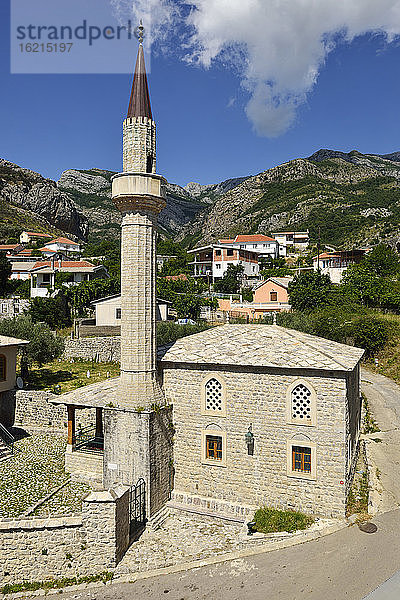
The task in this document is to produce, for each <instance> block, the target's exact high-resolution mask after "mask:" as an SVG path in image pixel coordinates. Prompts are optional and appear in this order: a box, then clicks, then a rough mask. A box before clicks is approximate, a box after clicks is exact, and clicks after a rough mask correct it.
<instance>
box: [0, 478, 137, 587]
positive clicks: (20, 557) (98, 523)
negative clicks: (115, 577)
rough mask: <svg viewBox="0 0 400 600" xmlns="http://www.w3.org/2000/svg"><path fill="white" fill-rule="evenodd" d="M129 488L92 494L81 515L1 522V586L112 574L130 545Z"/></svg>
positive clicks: (85, 501) (87, 499) (86, 501)
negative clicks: (106, 572) (105, 573)
mask: <svg viewBox="0 0 400 600" xmlns="http://www.w3.org/2000/svg"><path fill="white" fill-rule="evenodd" d="M128 508H129V489H128V488H126V487H122V486H121V487H119V488H116V489H114V490H109V491H108V492H92V493H91V494H90V495H89V496H88V497H87V498H85V500H84V501H83V509H82V515H80V516H77V517H64V518H54V519H52V518H50V519H48V518H47V519H39V518H35V517H33V518H30V519H16V520H11V519H9V520H6V521H0V583H1V585H5V584H7V583H19V582H22V581H41V580H43V579H59V578H62V577H79V576H81V575H94V574H98V573H101V572H102V571H106V570H112V569H113V568H114V567H115V566H116V565H117V563H118V562H119V560H120V559H121V558H122V556H123V553H124V552H125V551H126V549H127V547H128V544H129V510H128Z"/></svg>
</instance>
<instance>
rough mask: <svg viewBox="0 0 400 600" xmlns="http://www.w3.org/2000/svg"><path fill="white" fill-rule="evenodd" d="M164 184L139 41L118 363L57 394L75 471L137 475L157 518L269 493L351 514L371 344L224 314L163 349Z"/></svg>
mask: <svg viewBox="0 0 400 600" xmlns="http://www.w3.org/2000/svg"><path fill="white" fill-rule="evenodd" d="M165 183H166V182H165V179H164V178H163V177H162V176H161V175H158V174H157V173H156V124H155V122H154V120H153V116H152V111H151V105H150V96H149V89H148V82H147V75H146V70H145V61H144V52H143V45H142V41H140V44H139V50H138V56H137V62H136V69H135V74H134V79H133V87H132V93H131V97H130V102H129V108H128V114H127V117H126V119H125V120H124V122H123V172H122V173H120V174H118V175H116V176H114V178H113V183H112V197H113V201H114V203H115V206H116V207H117V208H118V210H120V212H121V214H122V242H121V244H122V267H121V269H122V272H121V285H122V290H121V307H122V315H121V316H122V318H121V375H120V377H119V378H117V379H115V380H112V381H110V380H109V381H107V382H103V383H100V384H93V385H91V386H87V387H86V388H83V389H82V388H81V389H79V390H76V391H74V392H71V393H69V394H64V395H63V396H60V397H59V402H60V403H63V404H66V405H67V408H68V450H67V453H66V468H67V470H69V471H71V472H73V473H76V474H80V475H81V476H83V477H86V478H89V479H91V480H92V481H95V482H97V485H98V486H99V487H100V488H103V489H109V488H112V487H113V486H114V485H116V484H119V483H122V484H126V485H129V486H135V485H136V484H137V482H138V481H140V482H141V485H142V488H143V489H145V494H143V495H142V498H145V500H143V501H144V503H145V510H146V516H147V518H148V519H152V518H156V517H157V514H159V512H160V511H162V510H163V509H164V507H165V506H166V505H167V506H168V503H170V505H173V506H174V507H175V508H181V509H183V510H185V509H186V510H188V509H190V510H196V511H198V512H206V513H207V514H215V515H230V516H233V517H238V518H243V519H244V518H245V517H246V516H247V515H250V516H251V515H252V512H251V511H252V510H254V509H255V508H258V507H259V506H262V505H268V506H274V507H277V508H285V509H299V510H302V511H304V512H306V513H312V514H316V515H321V516H328V517H331V516H333V517H343V516H344V514H345V509H346V498H347V494H348V491H349V486H350V484H351V480H352V476H353V472H354V466H355V460H356V456H357V452H358V444H359V433H360V418H361V404H360V388H359V382H360V360H361V357H362V355H363V351H362V350H360V349H358V348H353V347H349V346H345V345H341V344H337V343H335V342H331V341H328V340H325V339H321V338H317V337H314V336H311V335H306V334H304V333H300V332H298V331H292V330H289V329H285V328H281V327H278V326H276V325H224V326H218V327H215V328H212V329H209V330H207V331H205V332H202V333H199V334H196V335H192V336H189V337H186V338H183V339H180V340H178V341H177V342H175V343H174V344H172V345H170V346H169V347H164V348H159V349H158V355H157V344H156V223H157V215H158V214H159V213H160V211H161V210H162V209H163V208H164V206H165V199H164V198H165ZM81 409H91V410H93V414H95V415H96V428H95V432H94V433H93V435H92V437H90V435H86V436H85V435H84V434H83V432H84V430H78V428H77V427H76V425H75V420H76V415H77V413H79V411H80V410H81ZM85 412H86V411H85ZM81 414H83V413H81ZM90 449H94V450H97V451H96V452H93V453H91V452H87V450H90Z"/></svg>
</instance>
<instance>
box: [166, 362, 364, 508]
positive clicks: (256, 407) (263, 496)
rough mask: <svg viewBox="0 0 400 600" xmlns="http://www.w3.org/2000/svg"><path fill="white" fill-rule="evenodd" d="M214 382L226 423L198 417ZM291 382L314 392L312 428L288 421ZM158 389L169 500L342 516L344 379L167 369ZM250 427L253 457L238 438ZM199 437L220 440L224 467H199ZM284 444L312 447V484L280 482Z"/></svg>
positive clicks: (201, 368) (218, 416)
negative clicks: (167, 423)
mask: <svg viewBox="0 0 400 600" xmlns="http://www.w3.org/2000/svg"><path fill="white" fill-rule="evenodd" d="M214 375H216V376H217V377H218V378H219V379H220V381H221V382H223V385H224V394H225V398H226V416H222V415H221V414H218V413H217V412H216V413H215V414H212V413H209V414H202V412H204V411H202V409H201V395H202V386H204V384H205V381H206V380H207V379H208V378H209V377H212V376H214ZM297 380H302V381H305V382H306V383H308V384H309V385H310V386H311V387H312V388H313V389H314V390H315V394H316V421H315V425H313V426H309V425H298V424H293V423H289V422H288V419H287V402H288V400H287V390H288V389H289V387H290V386H291V384H293V383H294V382H296V381H297ZM353 388H354V390H355V388H356V386H353ZM164 390H165V394H166V398H167V400H168V401H169V402H171V403H172V404H173V406H174V426H175V429H176V438H175V443H174V469H175V480H174V497H175V498H177V497H178V496H179V495H186V496H187V495H191V496H193V497H208V498H209V499H210V500H212V499H215V500H218V501H226V502H229V503H230V504H231V505H234V504H236V505H238V506H240V505H250V506H254V507H259V506H262V505H265V504H267V505H269V506H275V507H278V508H283V509H291V508H297V509H301V510H303V511H304V512H306V513H312V514H317V515H318V514H319V515H321V516H328V517H343V516H344V514H345V506H346V485H345V483H346V476H347V473H346V440H347V438H346V393H347V381H346V374H344V373H343V374H339V373H333V372H330V373H327V372H323V371H321V372H320V373H318V372H316V371H315V370H309V371H306V370H302V372H293V371H291V370H290V369H287V370H286V371H285V370H284V369H279V370H276V371H274V370H273V369H269V370H268V369H258V370H256V369H255V370H252V369H251V368H244V367H232V368H229V369H227V368H226V367H225V368H224V367H217V366H216V367H214V368H213V369H211V368H210V367H207V366H199V365H193V366H189V365H179V364H175V367H174V366H172V365H170V366H169V367H168V366H166V365H165V366H164ZM357 390H358V386H357ZM353 393H355V394H357V393H358V392H357V391H356V390H355V391H353ZM250 426H251V428H252V432H253V434H254V442H255V443H254V454H253V455H249V454H248V452H247V447H246V442H245V437H244V436H245V434H246V432H247V431H248V429H249V427H250ZM207 430H209V431H212V432H217V433H218V432H221V433H222V435H223V436H224V437H225V439H226V450H225V451H226V457H225V458H226V462H225V463H224V464H205V461H204V460H203V458H204V456H203V455H202V436H204V434H205V432H206V431H207ZM292 440H296V441H297V442H298V444H297V445H304V446H310V445H313V444H314V445H315V457H316V476H315V478H309V479H303V478H301V477H297V476H296V475H297V474H292V473H291V474H290V476H289V475H288V461H289V460H290V457H289V456H288V453H289V452H290V450H289V444H290V443H291V442H292Z"/></svg>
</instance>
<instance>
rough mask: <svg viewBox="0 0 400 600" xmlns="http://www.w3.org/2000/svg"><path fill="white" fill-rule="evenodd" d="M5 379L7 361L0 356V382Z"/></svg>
mask: <svg viewBox="0 0 400 600" xmlns="http://www.w3.org/2000/svg"><path fill="white" fill-rule="evenodd" d="M6 379H7V360H6V357H5V356H4V354H0V381H5V380H6Z"/></svg>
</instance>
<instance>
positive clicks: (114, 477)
mask: <svg viewBox="0 0 400 600" xmlns="http://www.w3.org/2000/svg"><path fill="white" fill-rule="evenodd" d="M138 31H139V36H138V37H139V50H138V55H137V61H136V68H135V74H134V78H133V86H132V93H131V98H130V102H129V108H128V115H127V117H126V119H125V121H124V123H123V173H119V174H118V175H115V176H114V177H113V180H112V199H113V202H114V204H115V206H116V207H117V208H118V210H119V211H120V212H121V213H122V235H121V376H120V384H119V389H118V391H117V394H116V396H115V397H111V398H110V403H107V404H106V407H105V409H104V471H103V474H104V476H103V483H104V486H105V488H108V487H110V486H113V485H114V484H116V483H123V484H127V485H134V484H135V483H136V482H137V481H138V480H139V479H144V481H145V484H146V506H147V508H146V510H147V515H148V516H151V515H153V514H154V513H155V512H157V511H158V510H159V509H160V508H161V507H162V506H163V504H164V503H165V502H166V500H167V499H168V496H169V492H170V486H171V476H170V474H171V464H172V439H171V435H172V434H171V430H172V426H171V409H170V408H169V407H166V406H165V400H164V396H163V392H162V390H161V387H160V385H159V383H158V380H157V374H156V367H157V364H156V351H157V348H156V224H157V215H158V213H159V212H160V211H161V210H162V209H163V208H164V207H165V204H166V203H165V199H164V197H165V184H166V181H165V179H164V178H163V177H161V176H160V175H157V174H156V173H155V169H156V125H155V123H154V121H153V117H152V112H151V106H150V96H149V88H148V83H147V75H146V68H145V61H144V52H143V26H142V25H141V26H140V27H139V28H138Z"/></svg>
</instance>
